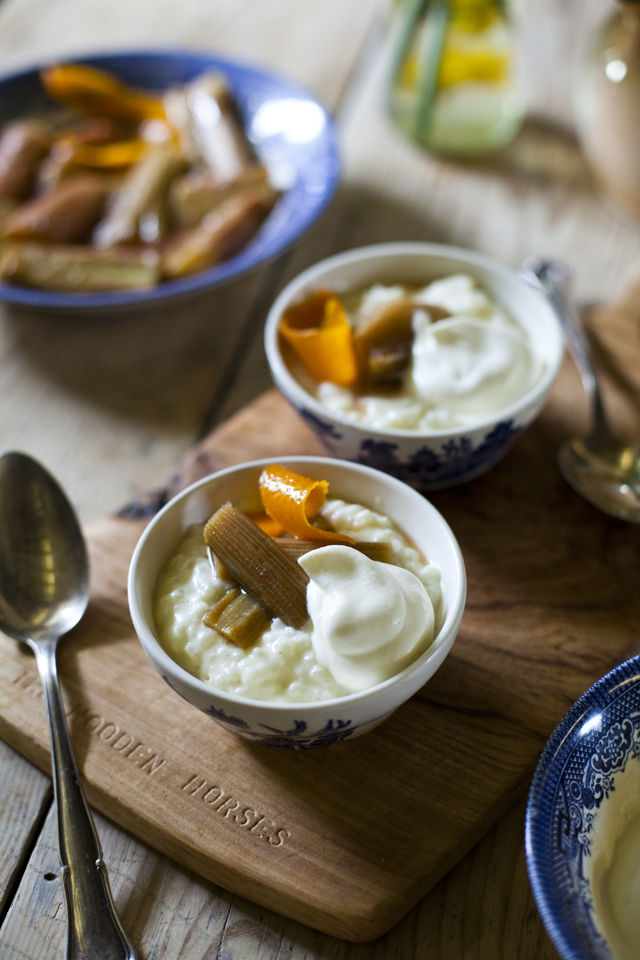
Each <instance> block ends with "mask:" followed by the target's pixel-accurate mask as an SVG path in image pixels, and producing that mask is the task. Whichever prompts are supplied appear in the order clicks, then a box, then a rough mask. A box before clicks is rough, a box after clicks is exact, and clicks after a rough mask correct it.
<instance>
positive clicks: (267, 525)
mask: <svg viewBox="0 0 640 960" xmlns="http://www.w3.org/2000/svg"><path fill="white" fill-rule="evenodd" d="M247 516H248V517H249V520H253V522H254V523H255V525H256V526H257V527H260V529H261V530H264V532H265V533H268V534H269V536H270V537H281V536H282V534H283V533H286V532H287V531H286V530H285V528H284V527H283V526H282V524H281V523H278V521H277V520H274V519H273V517H270V516H269V514H268V513H267V512H266V510H260V512H259V513H248V514H247Z"/></svg>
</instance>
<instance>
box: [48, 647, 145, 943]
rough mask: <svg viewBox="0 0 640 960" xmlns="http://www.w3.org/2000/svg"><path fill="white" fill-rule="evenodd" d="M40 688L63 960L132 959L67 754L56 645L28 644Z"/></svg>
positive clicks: (70, 755)
mask: <svg viewBox="0 0 640 960" xmlns="http://www.w3.org/2000/svg"><path fill="white" fill-rule="evenodd" d="M31 646H32V648H33V650H34V652H35V655H36V660H37V663H38V670H39V672H40V679H41V680H42V686H43V688H44V693H45V699H46V703H47V710H48V713H49V729H50V732H51V753H52V762H53V783H54V791H55V798H56V805H57V808H58V837H59V843H60V862H61V864H62V885H63V889H64V896H65V902H66V906H67V921H68V938H67V960H135V951H134V949H133V947H132V946H131V944H130V943H129V940H128V939H127V935H126V934H125V932H124V930H123V928H122V924H121V923H120V920H119V918H118V915H117V913H116V910H115V907H114V904H113V897H112V895H111V888H110V886H109V877H108V875H107V867H106V865H105V863H104V860H103V859H102V847H101V846H100V840H99V839H98V834H97V832H96V828H95V825H94V822H93V818H92V816H91V813H90V811H89V807H88V805H87V801H86V799H85V795H84V790H83V789H82V784H81V782H80V774H79V772H78V767H77V764H76V760H75V757H74V755H73V747H72V745H71V738H70V736H69V728H68V726H67V719H66V716H65V712H64V706H63V703H62V696H61V694H60V686H59V684H58V674H57V670H56V641H55V640H41V641H38V642H37V643H36V642H35V641H31Z"/></svg>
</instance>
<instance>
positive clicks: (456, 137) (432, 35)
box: [388, 0, 523, 157]
mask: <svg viewBox="0 0 640 960" xmlns="http://www.w3.org/2000/svg"><path fill="white" fill-rule="evenodd" d="M515 50H516V44H515V37H514V31H513V27H512V24H511V21H510V18H509V11H508V7H507V2H506V0H401V2H400V3H399V4H398V7H397V10H396V15H395V18H394V24H393V27H392V36H391V75H390V80H389V104H388V106H389V113H390V115H391V117H392V118H393V120H394V121H395V122H396V124H397V125H398V126H399V127H400V128H401V129H402V130H403V131H404V132H405V133H406V134H407V135H408V136H409V137H411V138H412V139H413V140H415V141H416V142H417V143H419V144H420V145H421V146H424V147H427V148H428V149H429V150H432V151H434V152H435V153H440V154H444V155H448V156H459V157H465V156H466V157H470V156H476V155H478V154H482V153H487V152H489V151H491V150H495V149H497V148H498V147H501V146H503V145H504V144H506V143H508V142H509V141H510V140H511V139H512V138H513V137H514V136H515V134H516V133H517V132H518V129H519V128H520V125H521V123H522V119H523V106H522V103H521V99H520V96H519V93H518V90H517V86H518V84H517V82H516V53H515Z"/></svg>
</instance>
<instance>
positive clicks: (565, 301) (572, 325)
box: [522, 257, 611, 433]
mask: <svg viewBox="0 0 640 960" xmlns="http://www.w3.org/2000/svg"><path fill="white" fill-rule="evenodd" d="M522 277H523V278H524V279H525V280H526V281H527V282H528V283H529V284H530V285H531V286H532V287H535V288H536V289H538V290H540V291H541V292H542V293H543V295H544V296H545V297H546V298H547V300H548V301H549V303H550V304H551V306H552V307H553V309H554V311H555V313H556V316H557V317H558V320H559V321H560V324H561V326H562V329H563V331H564V334H565V337H566V339H567V343H568V345H569V349H570V350H571V354H572V356H573V359H574V360H575V362H576V366H577V368H578V371H579V373H580V379H581V380H582V385H583V387H584V391H585V393H586V395H587V397H588V398H589V399H590V401H591V407H592V415H593V425H594V432H596V433H610V432H611V431H610V428H609V423H608V421H607V416H606V413H605V410H604V405H603V403H602V396H601V394H600V385H599V383H598V374H597V372H596V364H595V360H594V357H593V351H592V349H591V344H590V343H589V338H588V337H587V334H586V332H585V329H584V326H583V324H582V321H581V320H580V316H579V314H578V312H577V310H576V309H575V307H574V304H573V302H572V300H571V297H570V294H569V283H570V280H571V276H570V273H569V270H568V268H567V267H566V266H565V265H564V264H563V263H560V262H559V261H558V260H539V259H538V258H537V257H531V258H529V259H528V260H525V262H524V263H523V265H522Z"/></svg>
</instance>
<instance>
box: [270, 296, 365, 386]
mask: <svg viewBox="0 0 640 960" xmlns="http://www.w3.org/2000/svg"><path fill="white" fill-rule="evenodd" d="M280 334H281V336H282V337H283V339H284V340H285V341H286V343H288V344H289V346H290V347H291V349H292V350H293V352H294V353H295V354H296V356H297V357H298V359H299V360H300V362H301V363H302V366H303V367H304V369H305V370H306V371H307V373H308V374H310V376H312V377H313V378H314V380H318V381H319V382H320V383H322V382H323V381H324V380H329V381H330V382H331V383H335V384H338V386H341V387H351V386H353V385H354V384H355V382H356V381H357V379H358V363H357V358H356V352H355V349H354V346H353V331H352V329H351V324H350V323H349V317H348V315H347V312H346V310H345V309H344V307H343V306H342V304H341V303H340V301H339V300H338V298H337V297H336V296H335V295H334V294H332V293H330V292H329V291H328V290H317V291H316V292H315V293H313V294H311V296H310V297H307V299H306V300H303V301H302V302H301V303H297V304H294V306H292V307H289V308H288V310H285V312H284V313H283V315H282V319H281V321H280Z"/></svg>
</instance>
